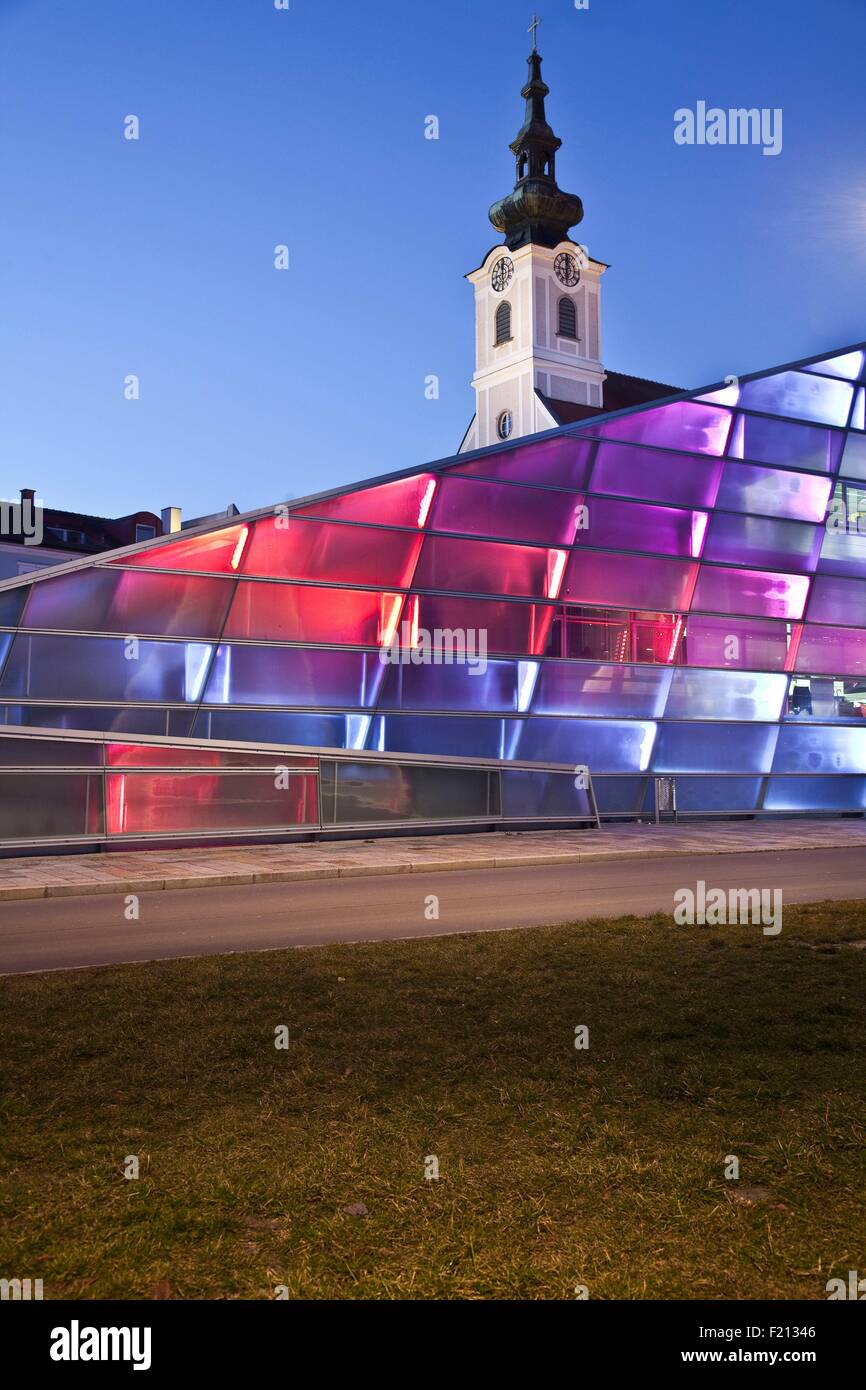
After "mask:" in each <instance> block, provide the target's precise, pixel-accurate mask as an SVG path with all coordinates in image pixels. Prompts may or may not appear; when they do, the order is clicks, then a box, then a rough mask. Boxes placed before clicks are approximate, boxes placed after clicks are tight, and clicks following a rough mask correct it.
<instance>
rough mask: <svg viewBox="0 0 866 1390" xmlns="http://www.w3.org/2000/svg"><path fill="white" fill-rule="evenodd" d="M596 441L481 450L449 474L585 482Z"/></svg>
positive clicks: (576, 484)
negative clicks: (488, 451)
mask: <svg viewBox="0 0 866 1390" xmlns="http://www.w3.org/2000/svg"><path fill="white" fill-rule="evenodd" d="M594 449H595V445H594V444H593V443H592V442H590V441H587V440H582V439H562V438H560V439H546V440H544V441H543V442H542V443H540V444H529V445H526V446H524V447H522V448H519V449H509V450H507V451H505V452H501V453H494V452H493V451H491V452H490V453H487V454H484V455H483V456H482V457H481V458H477V459H472V461H471V462H470V463H459V464H456V465H455V466H454V467H453V468H451V469H449V470H448V476H449V477H452V476H453V475H454V474H456V473H465V474H467V475H471V476H473V477H476V478H510V479H511V480H512V481H513V482H527V483H548V484H550V485H551V486H552V487H568V488H582V487H584V486H585V485H586V479H587V475H588V471H589V463H590V459H591V458H592V453H593V450H594Z"/></svg>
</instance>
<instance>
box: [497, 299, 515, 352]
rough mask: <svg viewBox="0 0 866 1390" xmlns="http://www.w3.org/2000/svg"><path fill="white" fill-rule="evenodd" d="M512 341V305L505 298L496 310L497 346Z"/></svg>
mask: <svg viewBox="0 0 866 1390" xmlns="http://www.w3.org/2000/svg"><path fill="white" fill-rule="evenodd" d="M510 342H511V305H510V304H509V303H508V300H507V299H506V300H504V301H503V302H502V303H501V304H500V305H499V308H498V309H497V310H496V346H497V347H499V345H500V344H501V343H510Z"/></svg>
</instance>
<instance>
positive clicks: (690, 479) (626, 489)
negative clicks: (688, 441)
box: [592, 444, 722, 507]
mask: <svg viewBox="0 0 866 1390" xmlns="http://www.w3.org/2000/svg"><path fill="white" fill-rule="evenodd" d="M721 476H722V465H721V462H720V461H718V460H716V459H712V460H710V459H702V458H689V456H688V455H687V454H666V453H662V452H661V451H659V452H658V453H655V452H653V451H652V450H650V449H636V448H633V447H631V446H629V445H627V444H602V445H601V446H600V448H599V451H598V458H597V459H596V464H595V468H594V469H593V471H592V490H593V492H607V493H611V494H612V495H613V496H615V497H635V498H639V499H640V500H643V499H644V498H646V500H647V501H653V502H672V503H674V504H675V505H679V506H684V507H711V506H712V505H713V503H714V502H715V500H716V493H717V492H718V488H719V479H720V478H721Z"/></svg>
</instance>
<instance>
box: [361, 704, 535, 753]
mask: <svg viewBox="0 0 866 1390" xmlns="http://www.w3.org/2000/svg"><path fill="white" fill-rule="evenodd" d="M518 728H519V725H517V724H515V721H513V720H509V719H502V718H500V719H496V718H485V717H483V716H481V717H474V718H473V717H471V716H469V715H465V716H464V717H463V718H459V717H458V718H446V717H444V716H443V715H438V714H414V715H413V714H380V715H376V717H375V718H374V720H373V728H372V732H371V734H370V739H369V742H368V745H367V746H368V747H369V748H371V749H374V750H375V751H377V752H383V753H386V752H387V753H431V754H438V755H439V756H440V757H454V758H507V757H509V756H513V754H511V753H510V749H511V748H512V747H513V745H514V743H515V742H516V739H517V730H518Z"/></svg>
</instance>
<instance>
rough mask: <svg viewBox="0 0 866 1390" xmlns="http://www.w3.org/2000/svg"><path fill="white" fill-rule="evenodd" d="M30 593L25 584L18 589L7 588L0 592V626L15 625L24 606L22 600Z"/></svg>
mask: <svg viewBox="0 0 866 1390" xmlns="http://www.w3.org/2000/svg"><path fill="white" fill-rule="evenodd" d="M29 593H30V589H29V588H28V587H27V586H26V585H25V586H23V587H22V588H20V589H7V591H6V593H5V594H0V627H17V626H18V620H19V618H20V617H21V610H22V608H23V607H24V600H25V599H26V597H27V595H28V594H29Z"/></svg>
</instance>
